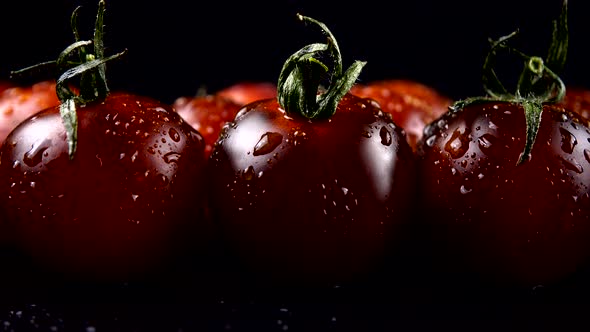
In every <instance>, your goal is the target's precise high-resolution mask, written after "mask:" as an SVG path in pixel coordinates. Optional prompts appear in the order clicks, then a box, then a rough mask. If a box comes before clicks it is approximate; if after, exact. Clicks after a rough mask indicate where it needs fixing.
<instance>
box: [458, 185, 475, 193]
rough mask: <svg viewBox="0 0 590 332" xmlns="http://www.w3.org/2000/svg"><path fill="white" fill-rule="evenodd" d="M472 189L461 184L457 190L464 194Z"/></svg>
mask: <svg viewBox="0 0 590 332" xmlns="http://www.w3.org/2000/svg"><path fill="white" fill-rule="evenodd" d="M471 190H472V189H469V188H467V187H465V185H461V188H459V191H460V192H461V194H463V195H465V194H468V193H470V192H471Z"/></svg>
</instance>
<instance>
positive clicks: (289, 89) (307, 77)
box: [277, 14, 366, 119]
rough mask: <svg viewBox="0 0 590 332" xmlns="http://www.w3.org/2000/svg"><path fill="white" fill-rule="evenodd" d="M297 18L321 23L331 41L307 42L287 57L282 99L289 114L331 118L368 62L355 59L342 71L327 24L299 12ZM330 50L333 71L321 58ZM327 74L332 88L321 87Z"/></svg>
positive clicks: (280, 87) (281, 82)
mask: <svg viewBox="0 0 590 332" xmlns="http://www.w3.org/2000/svg"><path fill="white" fill-rule="evenodd" d="M297 17H298V18H299V19H300V20H302V21H305V22H311V23H314V24H316V25H318V26H319V27H320V28H321V29H322V32H323V33H324V34H326V35H327V37H328V42H327V43H326V44H321V43H316V44H310V45H307V46H305V47H303V48H301V49H300V50H299V51H297V52H296V53H294V54H293V55H291V56H290V57H289V58H288V59H287V61H286V62H285V64H284V65H283V68H282V70H281V73H280V75H279V80H278V84H277V90H278V101H279V104H280V105H281V107H282V108H283V109H284V110H285V112H286V113H287V114H288V115H299V116H304V117H306V118H308V119H327V118H329V117H331V116H332V115H333V114H334V113H335V112H336V108H337V106H338V103H339V102H340V100H341V99H342V97H343V96H344V95H345V94H346V93H347V92H348V91H349V90H350V88H351V87H352V85H353V84H354V83H355V82H356V80H357V78H358V76H359V75H360V72H361V70H362V68H363V67H364V65H365V64H366V62H363V61H355V62H354V63H353V64H352V65H351V66H350V67H349V68H348V70H347V71H346V72H345V73H342V56H341V54H340V49H339V47H338V44H337V43H336V39H335V38H334V36H333V35H332V33H331V32H330V30H329V29H328V28H327V27H326V25H325V24H323V23H321V22H319V21H316V20H314V19H312V18H309V17H306V16H302V15H299V14H297ZM326 51H328V52H329V54H330V55H331V57H332V61H333V69H332V72H330V71H329V68H328V66H327V65H326V64H324V63H323V62H322V61H320V60H319V59H318V55H320V54H321V53H323V52H326ZM327 75H329V77H330V78H331V82H330V84H329V86H328V89H327V90H326V91H323V90H320V87H321V85H322V84H321V82H322V79H324V78H325V77H326V76H327Z"/></svg>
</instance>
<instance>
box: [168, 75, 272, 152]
mask: <svg viewBox="0 0 590 332" xmlns="http://www.w3.org/2000/svg"><path fill="white" fill-rule="evenodd" d="M276 96H277V91H276V86H275V85H274V84H272V83H269V82H246V81H245V82H241V83H236V84H234V85H231V86H228V87H226V88H224V89H222V90H219V91H218V92H216V93H212V94H204V95H196V96H193V97H179V98H177V99H176V100H175V101H174V104H173V107H174V109H175V110H176V111H177V112H178V113H179V114H180V115H181V116H182V117H183V118H184V119H185V120H186V121H187V122H188V123H189V124H190V125H191V126H193V128H195V129H196V130H198V131H199V132H200V133H201V134H202V135H203V137H204V138H205V153H206V155H207V156H209V155H210V154H211V151H212V150H213V145H214V144H215V141H216V140H217V138H218V137H219V133H220V132H221V128H223V125H225V124H226V123H227V122H230V121H233V119H234V117H235V116H236V114H237V113H238V111H239V110H240V108H241V107H242V106H244V105H246V104H248V103H250V102H253V101H256V100H261V99H269V98H276Z"/></svg>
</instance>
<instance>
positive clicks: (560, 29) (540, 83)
mask: <svg viewBox="0 0 590 332" xmlns="http://www.w3.org/2000/svg"><path fill="white" fill-rule="evenodd" d="M517 33H518V31H515V32H513V33H511V34H509V35H506V36H503V37H501V38H499V39H498V40H495V41H494V40H490V43H491V49H490V51H489V53H488V55H487V56H486V59H485V61H484V66H483V76H482V81H483V85H484V90H485V91H486V93H487V95H486V96H481V97H470V98H467V99H463V100H459V101H456V102H455V103H454V104H453V105H452V106H451V108H450V109H451V112H459V111H461V109H463V108H464V107H465V106H467V105H471V104H477V103H485V102H490V101H503V102H511V103H518V104H520V105H522V106H523V109H524V113H525V121H526V142H525V147H524V150H523V151H522V153H521V154H520V156H519V158H518V161H517V165H520V164H522V163H524V162H526V161H527V160H529V159H530V157H531V151H532V149H533V145H534V144H535V140H536V137H537V133H538V131H539V127H540V125H541V116H542V113H543V104H545V103H556V102H559V101H561V100H562V99H563V98H564V96H565V91H566V87H565V84H564V83H563V81H562V80H561V79H560V78H559V76H558V75H557V74H556V71H561V70H563V67H564V66H565V60H566V56H567V47H568V40H569V37H568V28H567V0H564V1H563V6H562V11H561V14H560V16H559V19H558V20H556V21H554V22H553V35H552V40H551V45H550V47H549V51H548V55H547V58H546V60H545V61H544V60H543V59H542V58H541V57H538V56H528V55H526V54H524V53H522V52H520V51H518V50H516V49H514V48H512V47H509V46H508V41H510V40H511V39H512V38H513V37H514V36H516V35H517ZM502 49H504V50H508V51H510V52H511V53H513V54H516V55H518V56H520V57H521V58H522V59H523V61H524V66H523V67H524V68H523V71H522V72H521V75H520V77H519V79H518V83H517V86H516V92H515V93H514V94H511V93H509V92H508V90H507V89H506V88H505V87H504V85H503V84H502V83H501V82H500V79H499V78H498V76H497V75H496V73H495V71H494V65H495V57H496V55H497V52H498V50H502ZM550 67H551V68H550Z"/></svg>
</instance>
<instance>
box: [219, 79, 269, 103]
mask: <svg viewBox="0 0 590 332" xmlns="http://www.w3.org/2000/svg"><path fill="white" fill-rule="evenodd" d="M216 94H217V95H218V96H221V97H223V98H227V99H229V100H231V101H233V102H234V103H236V104H239V105H246V104H248V103H251V102H253V101H257V100H261V99H269V98H276V96H277V87H276V85H275V84H274V83H270V82H250V81H244V82H239V83H236V84H233V85H230V86H228V87H226V88H223V89H221V90H219V91H218V92H217V93H216Z"/></svg>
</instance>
